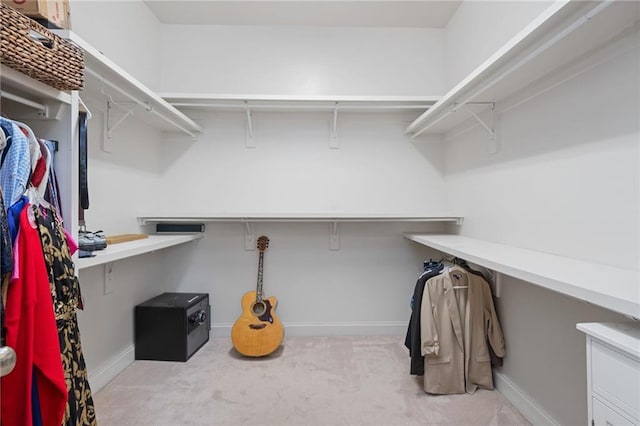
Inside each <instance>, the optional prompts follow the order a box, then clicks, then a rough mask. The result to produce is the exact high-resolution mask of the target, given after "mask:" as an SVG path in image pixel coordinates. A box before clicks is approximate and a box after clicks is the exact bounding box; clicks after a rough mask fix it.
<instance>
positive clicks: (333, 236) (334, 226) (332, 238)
mask: <svg viewBox="0 0 640 426" xmlns="http://www.w3.org/2000/svg"><path fill="white" fill-rule="evenodd" d="M329 250H340V233H339V228H338V221H336V220H334V221H333V222H331V223H330V224H329Z"/></svg>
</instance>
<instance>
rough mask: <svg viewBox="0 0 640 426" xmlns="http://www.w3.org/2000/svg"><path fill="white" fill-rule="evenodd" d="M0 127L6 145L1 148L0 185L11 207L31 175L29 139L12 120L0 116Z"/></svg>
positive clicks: (24, 189) (6, 201) (25, 186)
mask: <svg viewBox="0 0 640 426" xmlns="http://www.w3.org/2000/svg"><path fill="white" fill-rule="evenodd" d="M0 127H1V128H2V131H3V132H4V133H5V135H6V136H7V146H6V147H5V148H4V149H3V150H2V165H1V166H0V187H1V188H2V191H3V193H4V196H5V200H4V201H5V203H6V205H7V207H11V206H12V205H13V203H15V202H16V201H17V200H18V199H19V198H20V196H21V195H22V194H24V192H25V191H26V189H27V183H28V182H29V176H30V175H31V155H30V151H29V148H30V147H29V140H28V139H27V137H26V136H25V135H24V133H23V132H22V130H20V128H19V127H18V125H17V124H16V123H15V122H13V121H12V120H9V119H6V118H4V117H0Z"/></svg>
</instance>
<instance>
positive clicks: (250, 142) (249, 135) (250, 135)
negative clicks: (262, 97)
mask: <svg viewBox="0 0 640 426" xmlns="http://www.w3.org/2000/svg"><path fill="white" fill-rule="evenodd" d="M244 110H245V112H246V114H247V137H246V141H245V145H246V147H247V148H255V147H256V140H255V138H254V137H253V122H252V121H251V108H249V102H247V101H244Z"/></svg>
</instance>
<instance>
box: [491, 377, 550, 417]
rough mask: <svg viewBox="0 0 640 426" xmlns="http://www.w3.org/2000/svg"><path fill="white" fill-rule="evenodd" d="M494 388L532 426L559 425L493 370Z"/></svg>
mask: <svg viewBox="0 0 640 426" xmlns="http://www.w3.org/2000/svg"><path fill="white" fill-rule="evenodd" d="M493 379H494V383H493V384H494V387H495V388H496V390H497V391H498V392H500V394H501V395H502V396H504V397H505V399H506V400H507V401H509V402H510V403H511V405H513V406H514V407H515V408H516V410H518V411H519V412H520V414H522V415H523V416H524V417H525V418H526V419H527V420H529V421H530V422H531V423H532V424H534V425H559V424H560V422H558V421H557V420H556V419H554V418H553V417H552V416H551V415H550V414H549V413H547V412H546V411H545V410H544V409H543V408H542V407H541V406H540V405H539V404H538V403H537V402H536V401H535V400H534V399H533V398H531V397H530V396H529V395H527V394H526V393H525V392H524V391H523V390H522V389H520V388H519V387H518V386H517V385H516V384H515V383H513V382H512V381H511V379H509V378H508V377H507V376H506V375H504V374H502V373H501V372H499V371H497V370H493Z"/></svg>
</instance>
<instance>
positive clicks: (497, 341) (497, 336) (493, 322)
mask: <svg viewBox="0 0 640 426" xmlns="http://www.w3.org/2000/svg"><path fill="white" fill-rule="evenodd" d="M482 284H483V286H482V299H483V304H484V312H485V324H486V330H485V332H486V334H487V340H488V341H489V344H490V345H491V348H492V349H493V352H494V353H495V354H496V355H497V356H499V357H500V358H503V357H504V355H505V345H504V336H503V335H502V328H501V327H500V321H499V320H498V314H497V313H496V310H495V307H494V305H493V298H492V296H491V288H490V287H489V283H487V282H486V281H484V282H483V283H482Z"/></svg>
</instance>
